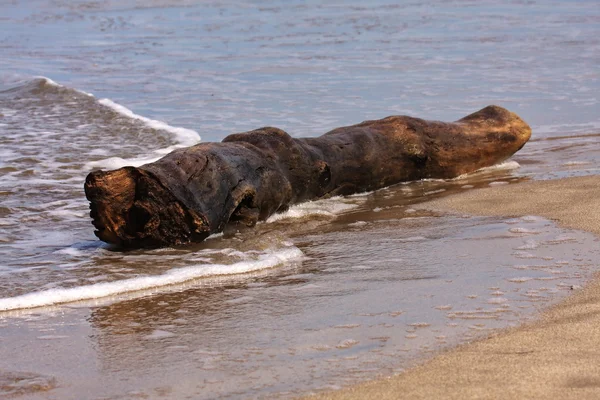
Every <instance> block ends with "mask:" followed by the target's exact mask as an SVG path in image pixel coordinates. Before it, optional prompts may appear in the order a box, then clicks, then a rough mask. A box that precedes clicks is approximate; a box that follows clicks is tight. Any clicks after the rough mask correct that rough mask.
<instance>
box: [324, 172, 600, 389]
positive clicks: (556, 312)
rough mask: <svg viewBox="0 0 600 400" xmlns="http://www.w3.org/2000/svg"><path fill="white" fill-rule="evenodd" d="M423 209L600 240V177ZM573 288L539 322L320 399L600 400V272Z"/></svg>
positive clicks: (538, 184)
mask: <svg viewBox="0 0 600 400" xmlns="http://www.w3.org/2000/svg"><path fill="white" fill-rule="evenodd" d="M421 207H422V208H427V209H431V210H438V211H442V212H450V213H457V212H458V213H468V214H476V215H498V216H507V217H508V216H523V215H538V216H543V217H546V218H549V219H552V220H555V221H557V222H558V224H559V225H561V226H563V227H567V228H574V229H581V230H586V231H589V232H592V233H594V234H596V235H600V213H599V212H598V211H599V210H600V176H588V177H577V178H566V179H560V180H554V181H535V182H528V183H523V184H515V185H511V186H500V187H492V188H489V189H481V190H473V191H469V192H465V193H463V194H459V195H456V196H450V197H447V198H442V199H439V200H435V201H432V202H429V203H425V204H423V205H422V206H421ZM599 245H600V242H599ZM574 289H575V291H574V293H573V295H572V296H570V297H569V298H567V299H566V300H565V301H563V302H561V303H560V304H558V305H555V306H553V307H551V308H550V309H548V310H546V311H544V312H543V313H542V314H541V316H540V318H539V319H538V320H537V321H536V322H533V323H528V324H526V325H524V326H521V327H519V328H514V329H508V330H505V331H502V332H500V333H497V334H495V335H492V336H491V337H488V338H486V339H484V340H479V341H476V342H473V343H470V344H467V345H462V346H459V347H458V348H455V349H451V350H448V351H446V352H443V353H441V354H439V355H438V356H436V357H435V358H434V359H432V360H431V361H428V362H426V363H424V364H423V365H420V366H417V367H415V368H413V369H411V370H409V371H407V372H405V373H403V374H400V375H397V376H393V377H391V378H387V379H382V380H378V381H373V382H368V383H365V384H361V385H357V386H354V387H350V388H346V389H343V390H340V391H336V392H330V393H323V394H320V395H318V396H316V398H319V399H377V400H382V399H398V398H407V399H419V398H427V399H438V398H439V399H473V398H479V399H481V398H485V399H492V398H507V399H508V398H510V399H519V398H528V399H530V398H539V399H542V398H543V399H548V398H553V399H563V398H577V399H597V398H600V362H598V360H600V274H598V275H597V276H596V279H595V280H594V281H592V282H590V283H589V284H587V285H586V286H585V287H584V288H583V289H578V288H574Z"/></svg>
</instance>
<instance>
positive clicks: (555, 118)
mask: <svg viewBox="0 0 600 400" xmlns="http://www.w3.org/2000/svg"><path fill="white" fill-rule="evenodd" d="M599 20H600V14H599V10H598V7H597V3H596V2H595V1H578V2H566V1H564V2H544V3H543V4H540V3H536V2H517V1H515V2H510V3H506V2H498V1H482V2H470V1H436V2H429V3H427V4H420V3H410V2H405V3H404V2H401V3H400V4H392V3H391V2H390V3H387V2H383V1H375V2H371V3H369V5H363V4H362V3H359V2H352V1H347V2H328V3H327V5H323V4H318V2H304V3H302V4H299V3H298V4H295V3H288V2H277V1H273V2H265V3H261V4H260V5H257V4H250V3H246V2H219V3H210V2H202V3H200V4H197V3H196V2H185V1H178V2H174V1H153V2H144V3H143V5H142V4H141V3H139V2H127V1H125V2H123V1H121V2H118V3H117V2H114V3H113V2H102V3H100V2H84V1H76V2H43V1H28V2H23V1H14V2H10V3H5V4H2V5H0V49H1V50H0V52H1V54H2V56H1V57H0V276H1V277H2V279H0V310H4V311H0V343H1V344H2V345H0V396H2V395H22V396H28V395H30V396H34V397H35V396H36V395H39V394H40V393H41V391H44V396H48V397H49V398H61V399H63V398H81V397H82V395H83V394H86V393H87V394H89V393H94V396H96V397H97V398H128V397H132V396H148V397H178V398H179V397H185V396H188V395H189V396H192V397H193V398H214V397H225V398H228V397H229V398H247V397H262V396H265V395H272V396H276V397H290V396H292V395H297V394H301V393H308V392H310V391H314V390H320V389H323V388H335V387H339V386H341V385H344V384H348V383H352V382H355V381H356V380H360V379H368V378H371V377H374V376H378V375H380V374H388V373H393V372H396V371H398V370H400V369H403V368H406V367H408V366H409V365H411V363H412V362H414V360H417V359H420V358H422V357H423V356H425V355H427V354H429V353H431V352H435V351H437V350H439V349H440V348H443V347H444V346H450V345H454V344H456V343H460V342H463V341H465V340H470V339H471V338H473V337H477V336H479V335H484V334H486V333H487V332H489V329H494V328H498V327H504V326H508V325H512V324H517V323H519V322H521V321H523V319H525V318H529V317H531V316H533V315H535V312H536V311H537V310H538V309H540V308H541V307H543V306H545V305H547V304H549V303H551V302H553V301H556V300H557V299H558V298H560V297H561V296H562V295H565V294H567V293H569V292H570V291H571V290H572V288H577V287H578V286H579V285H581V284H582V283H583V282H585V279H586V278H587V277H589V276H590V274H591V273H592V272H593V271H594V270H595V269H596V267H597V265H598V260H600V257H599V256H598V253H597V249H598V243H597V239H594V238H593V237H592V236H591V235H587V234H583V233H580V232H574V231H564V230H560V229H558V228H556V227H555V226H554V225H553V224H552V223H550V222H548V221H545V220H542V219H538V218H534V217H528V218H523V219H516V220H501V219H493V218H492V219H490V218H470V217H464V218H460V217H457V216H445V215H437V214H432V213H426V212H423V211H416V210H414V209H413V208H411V206H412V205H413V204H415V203H419V202H422V201H424V200H427V199H429V198H434V197H438V196H446V195H449V194H452V193H454V192H457V191H464V190H470V189H472V188H477V187H485V186H489V185H502V184H518V183H519V182H520V181H524V180H529V179H550V178H560V177H567V176H576V175H585V174H597V173H598V171H599V169H600V161H599V160H600V149H599V147H598V145H597V142H598V137H600V112H599V111H600V107H599V106H598V100H597V94H596V93H599V92H600V90H599V89H600V87H599V86H600V85H599V80H598V75H599V73H598V69H597V66H598V65H599V64H600V42H599V39H598V38H599V37H600V28H599V26H600V25H599V24H598V21H599ZM45 77H47V78H45ZM488 104H498V105H501V106H505V107H507V108H509V109H510V110H511V111H515V112H517V113H518V114H519V115H520V116H521V117H522V118H523V119H524V120H526V121H527V122H528V123H530V124H531V126H532V128H533V137H532V140H531V141H530V142H529V143H528V144H527V145H526V146H525V148H524V149H523V150H521V151H520V152H519V153H518V154H517V155H516V156H514V157H513V159H512V160H511V161H509V162H507V163H504V164H503V165H501V166H498V167H494V168H490V169H488V170H485V171H481V172H478V173H475V174H472V175H469V176H465V177H460V178H458V179H455V180H451V181H422V182H411V183H407V184H402V185H397V186H394V187H391V188H386V189H383V190H379V191H377V192H374V193H368V194H361V195H357V196H351V197H347V198H336V199H330V200H326V201H318V202H311V203H306V204H302V205H299V206H296V207H294V208H292V209H291V210H290V211H289V212H288V213H286V214H284V215H280V216H274V217H272V218H271V219H270V220H269V221H267V222H266V223H261V224H259V225H258V226H257V227H256V229H254V230H247V231H242V232H233V231H231V232H226V233H225V234H224V235H221V236H217V237H214V238H211V239H209V240H207V241H206V242H204V243H202V244H198V245H193V246H186V247H182V248H176V249H162V250H151V251H148V250H144V251H130V252H120V251H115V249H112V248H110V247H108V246H106V245H104V244H102V243H101V242H99V241H98V240H97V239H95V237H94V236H93V228H92V226H91V224H90V219H89V216H88V205H87V202H86V200H85V197H84V195H83V190H82V185H83V180H84V178H85V176H86V174H87V173H88V172H89V171H91V170H92V169H95V168H107V169H108V168H117V167H120V166H122V165H141V164H143V163H146V162H149V161H151V160H154V159H157V158H158V157H160V156H161V155H163V154H166V153H167V152H169V151H170V150H172V149H174V148H176V147H180V146H187V145H191V144H193V143H196V142H197V141H199V140H203V141H217V140H221V139H222V138H223V137H224V136H226V135H227V134H230V133H233V132H240V131H245V130H250V129H254V128H258V127H260V126H265V125H271V126H277V127H280V128H283V129H285V130H287V131H288V132H289V133H290V134H292V135H293V136H315V135H319V134H322V133H324V132H326V131H328V130H330V129H333V128H335V127H337V126H343V125H350V124H354V123H357V122H360V121H361V120H365V119H374V118H381V117H384V116H387V115H391V114H410V115H414V116H419V117H424V118H428V119H440V120H456V119H459V118H461V117H462V116H464V115H466V114H468V113H470V112H473V111H476V110H477V109H479V108H482V107H484V106H486V105H488ZM65 302H67V303H65ZM62 303H65V304H62ZM36 306H42V307H41V308H30V309H29V308H28V307H36ZM40 354H43V356H42V357H40ZM85 396H87V395H85Z"/></svg>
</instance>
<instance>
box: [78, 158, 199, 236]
mask: <svg viewBox="0 0 600 400" xmlns="http://www.w3.org/2000/svg"><path fill="white" fill-rule="evenodd" d="M84 189H85V195H86V197H87V199H88V200H89V201H90V209H91V211H90V217H92V224H93V225H94V227H96V229H97V230H96V231H95V232H94V233H95V234H96V236H98V238H100V240H103V241H105V242H107V243H111V244H115V245H118V246H121V247H159V246H165V245H173V244H175V245H178V244H185V243H189V242H198V241H202V240H204V239H205V238H206V237H207V236H208V235H209V227H208V223H207V221H206V219H205V218H204V217H203V216H202V215H198V214H197V213H195V212H194V211H192V210H190V209H188V208H187V207H184V206H183V205H182V204H181V203H180V202H179V201H178V200H177V199H176V198H175V196H173V194H172V193H170V192H169V191H168V190H167V189H166V188H165V187H164V186H163V185H161V183H160V182H159V181H158V179H156V178H155V177H154V176H153V175H152V174H150V173H149V172H147V171H143V170H140V169H138V168H134V167H124V168H120V169H118V170H114V171H107V172H104V171H94V172H92V173H90V174H89V175H88V177H87V178H86V181H85V185H84Z"/></svg>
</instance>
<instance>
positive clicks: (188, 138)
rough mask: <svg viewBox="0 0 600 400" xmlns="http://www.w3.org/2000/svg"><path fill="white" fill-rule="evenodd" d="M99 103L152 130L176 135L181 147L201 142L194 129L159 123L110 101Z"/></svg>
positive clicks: (99, 101) (102, 100) (100, 101)
mask: <svg viewBox="0 0 600 400" xmlns="http://www.w3.org/2000/svg"><path fill="white" fill-rule="evenodd" d="M98 103H100V104H102V105H104V106H106V107H109V108H111V109H112V110H113V111H116V112H118V113H119V114H121V115H124V116H126V117H128V118H131V119H137V120H138V121H142V122H143V123H144V124H146V125H147V126H149V127H150V128H153V129H160V130H163V131H167V132H169V133H172V134H173V135H175V138H176V139H177V141H178V143H179V145H181V146H183V147H185V146H192V145H194V144H196V143H198V142H199V141H200V135H198V132H196V131H194V130H192V129H187V128H180V127H176V126H171V125H169V124H167V123H165V122H162V121H157V120H155V119H150V118H146V117H143V116H141V115H138V114H135V113H134V112H133V111H131V110H130V109H128V108H127V107H124V106H122V105H120V104H117V103H115V102H114V101H112V100H110V99H100V100H98Z"/></svg>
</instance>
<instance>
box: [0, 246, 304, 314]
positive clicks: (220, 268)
mask: <svg viewBox="0 0 600 400" xmlns="http://www.w3.org/2000/svg"><path fill="white" fill-rule="evenodd" d="M301 257H303V253H302V251H300V249H298V248H297V247H287V248H284V249H281V250H276V251H273V252H270V253H267V254H263V255H261V256H260V257H259V258H258V259H257V260H253V261H241V262H238V263H234V264H230V265H224V264H200V265H194V266H189V267H184V268H177V269H172V270H170V271H167V272H166V273H164V274H162V275H156V276H142V277H137V278H131V279H124V280H119V281H113V282H102V283H96V284H93V285H86V286H77V287H72V288H58V289H49V290H44V291H40V292H32V293H28V294H24V295H21V296H16V297H7V298H3V299H0V311H9V310H19V309H26V308H34V307H44V306H51V305H54V304H61V303H70V302H74V301H81V300H91V299H97V298H101V297H108V296H114V295H119V294H122V293H128V292H135V291H140V290H146V289H152V288H158V287H163V286H170V285H176V284H181V283H184V282H187V281H190V280H193V279H198V278H204V277H209V276H222V275H235V274H243V273H247V272H253V271H258V270H262V269H267V268H274V267H276V266H278V265H281V264H284V263H286V262H288V261H291V260H294V259H299V258H301Z"/></svg>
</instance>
